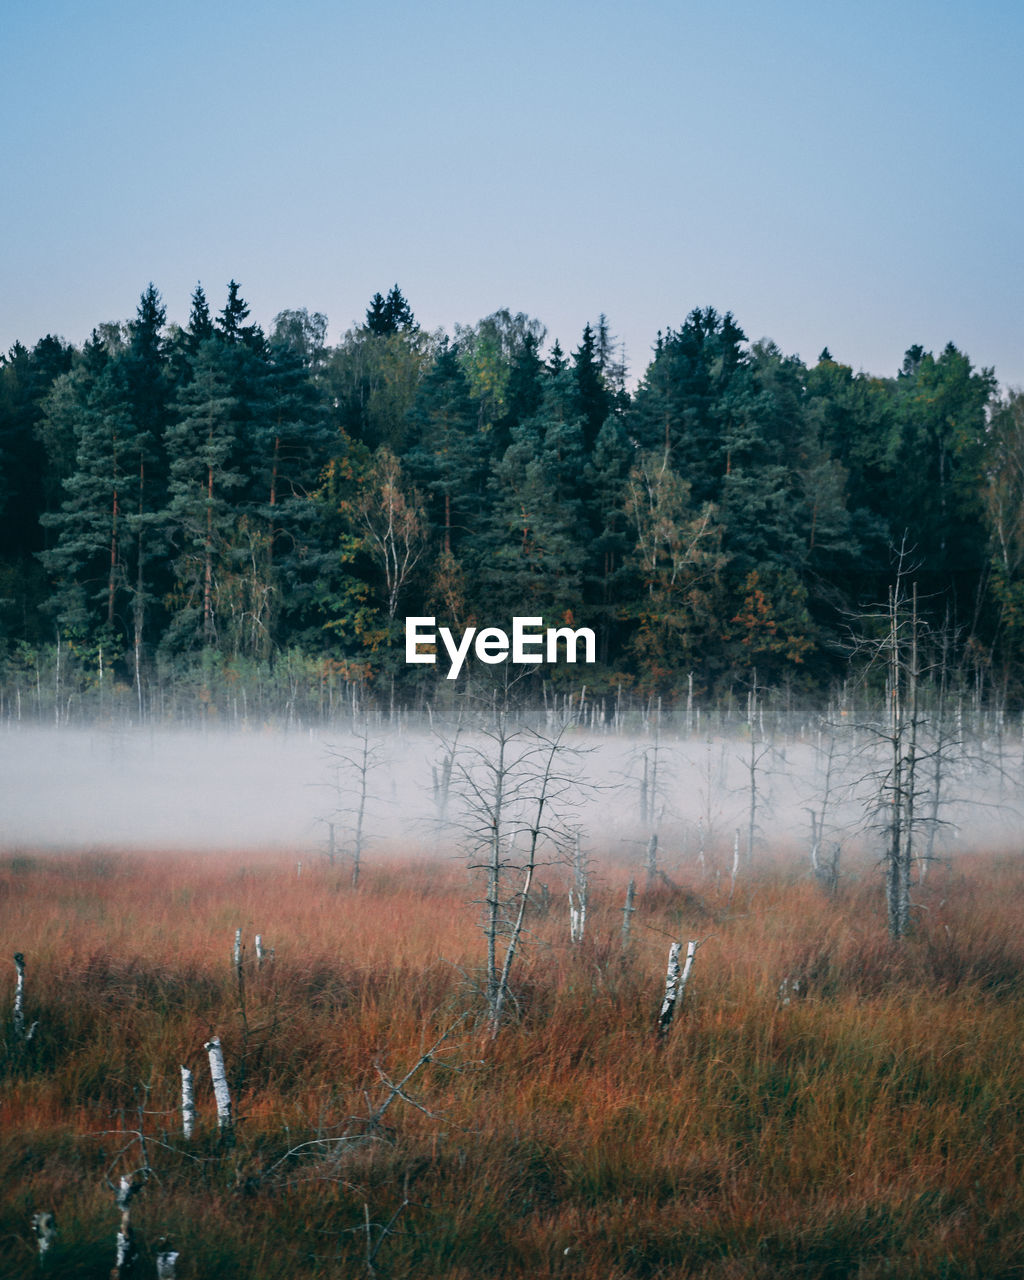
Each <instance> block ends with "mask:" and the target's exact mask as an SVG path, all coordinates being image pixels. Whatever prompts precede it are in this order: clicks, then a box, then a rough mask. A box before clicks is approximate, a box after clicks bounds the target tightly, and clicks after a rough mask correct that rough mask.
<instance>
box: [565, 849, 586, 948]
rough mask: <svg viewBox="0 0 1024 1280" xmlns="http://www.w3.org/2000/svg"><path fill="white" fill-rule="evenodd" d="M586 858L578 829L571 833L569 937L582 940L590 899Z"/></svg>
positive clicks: (573, 939)
mask: <svg viewBox="0 0 1024 1280" xmlns="http://www.w3.org/2000/svg"><path fill="white" fill-rule="evenodd" d="M587 863H588V859H587V858H586V857H585V855H584V853H583V847H582V844H581V841H580V833H579V829H578V828H577V830H576V831H575V832H574V833H573V842H572V885H571V886H570V888H569V939H570V941H571V942H573V943H574V944H575V943H580V942H582V941H583V934H584V932H585V931H586V927H587V907H588V905H589V900H590V876H589V868H588V865H587Z"/></svg>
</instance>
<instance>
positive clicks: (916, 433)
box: [0, 281, 1024, 724]
mask: <svg viewBox="0 0 1024 1280" xmlns="http://www.w3.org/2000/svg"><path fill="white" fill-rule="evenodd" d="M166 316H167V313H166V307H165V305H164V301H163V299H162V298H161V295H160V293H159V291H158V290H157V289H156V287H155V286H154V285H152V284H150V285H149V286H148V287H147V288H146V289H145V291H144V292H143V293H142V295H141V298H140V301H139V304H138V309H137V313H136V315H135V317H134V318H132V319H130V320H127V321H125V322H119V323H109V324H100V325H98V326H97V327H96V328H95V329H94V331H93V333H92V335H91V337H90V338H89V340H88V341H87V342H86V343H85V344H84V345H83V346H82V347H81V348H76V347H74V346H72V345H70V344H68V343H66V342H65V341H63V340H62V339H60V338H58V337H54V336H47V337H45V338H43V339H42V340H40V341H39V342H37V343H36V344H35V345H34V346H33V347H32V348H31V349H29V348H28V347H26V346H24V345H22V344H21V343H16V344H15V345H14V346H13V347H12V348H11V350H10V351H9V353H8V354H7V355H6V356H4V357H0V468H2V470H0V475H2V480H0V715H2V717H4V718H7V719H21V718H23V717H24V718H29V717H35V718H39V719H43V720H48V721H50V722H53V721H54V720H55V721H56V723H58V724H59V723H62V722H66V721H70V720H74V719H75V718H76V717H80V716H84V715H85V714H87V713H90V712H91V713H95V712H97V711H102V712H104V713H109V714H113V713H114V712H115V711H116V712H117V714H118V715H119V716H120V717H121V718H122V719H125V720H129V721H134V722H144V721H146V720H147V719H153V720H165V721H166V720H185V721H189V722H192V721H194V720H196V719H197V718H200V717H203V716H211V715H213V716H221V717H222V718H223V717H224V716H225V715H227V714H228V713H229V712H230V714H231V715H233V716H234V717H235V718H236V719H245V718H248V717H254V718H259V719H262V720H267V719H272V718H274V717H276V716H278V715H280V714H281V713H282V711H283V709H284V708H285V707H287V708H288V709H289V713H291V712H292V711H294V710H296V708H300V707H301V709H302V714H303V715H306V716H308V717H309V718H311V719H315V718H320V719H324V718H326V717H328V716H329V715H330V713H331V712H332V711H334V710H335V709H336V708H337V706H338V705H339V703H340V702H343V701H344V700H345V699H347V700H348V701H349V703H351V702H352V699H353V698H356V697H358V698H359V699H367V698H369V699H371V700H378V701H380V702H384V703H386V704H387V705H388V706H390V708H391V709H392V712H393V710H394V708H395V706H396V705H397V706H405V707H417V706H418V707H420V708H422V707H423V706H424V704H425V702H426V701H427V700H429V699H431V698H433V697H434V696H435V694H436V693H437V689H438V682H439V681H440V682H441V683H442V684H443V683H444V680H443V669H442V668H435V667H432V666H418V665H417V666H413V665H409V664H407V663H406V662H405V660H404V659H405V651H404V637H403V623H404V619H405V617H407V616H414V615H417V616H418V615H425V616H436V617H437V620H438V623H439V624H444V625H448V626H449V627H451V628H452V629H453V630H455V629H459V630H462V629H464V628H466V627H468V626H472V625H478V626H480V625H490V624H497V625H504V626H506V627H507V625H508V622H509V620H510V619H511V618H512V617H513V616H515V615H527V616H533V617H538V618H541V619H543V620H544V624H545V625H552V626H560V625H566V624H571V625H573V626H576V627H589V628H591V629H592V630H593V631H594V633H595V636H596V638H597V645H596V648H597V661H596V663H594V664H592V665H588V666H587V667H585V668H580V667H566V666H564V665H562V666H557V665H556V666H547V665H545V666H544V667H543V668H541V669H538V671H537V673H536V677H537V678H536V679H535V681H534V690H533V693H532V694H531V696H532V697H533V698H534V700H535V702H536V703H537V704H539V703H540V702H541V700H542V698H547V697H548V696H549V694H550V695H552V696H558V693H559V690H560V689H561V690H562V691H564V690H565V689H566V688H568V687H570V686H572V687H576V688H578V687H579V685H580V683H581V682H584V681H585V683H586V685H587V690H588V696H589V697H591V698H592V699H597V700H598V705H599V706H600V707H602V714H603V715H606V714H608V712H607V708H608V707H609V706H610V705H611V702H612V701H613V700H618V701H619V702H621V700H622V699H624V698H625V699H629V700H632V701H633V702H635V703H636V704H637V705H643V704H646V705H650V704H651V702H652V700H658V701H659V704H662V705H664V707H665V708H666V710H667V709H670V708H672V707H673V706H681V705H682V701H683V700H684V699H689V700H690V703H691V705H692V700H693V699H694V698H695V697H696V698H698V699H704V700H705V701H706V702H707V703H708V704H709V705H710V703H712V702H715V703H719V702H721V701H722V699H726V700H728V699H730V698H731V697H732V696H733V692H734V691H735V692H736V695H737V696H739V697H743V696H745V691H746V690H748V689H749V688H750V687H751V686H752V685H754V686H756V685H758V684H759V685H761V686H762V687H768V688H772V689H775V690H783V691H785V697H786V698H787V699H797V700H799V699H806V700H807V701H808V702H810V703H820V701H821V698H822V697H823V696H824V695H827V693H828V691H829V690H832V689H834V688H836V687H837V686H838V685H839V684H841V682H843V681H844V680H846V679H848V678H849V676H850V675H851V673H854V674H856V673H857V672H859V671H860V670H861V669H862V666H859V665H858V664H859V663H861V655H862V653H863V647H862V644H861V641H862V640H863V638H864V637H865V636H868V637H870V636H872V635H877V633H878V628H879V625H882V626H883V627H884V621H883V623H882V624H879V622H878V619H879V617H881V616H882V615H884V613H885V609H886V607H887V606H886V602H887V601H888V600H889V598H890V592H891V591H892V590H893V589H894V585H895V583H896V578H897V576H900V577H901V579H902V581H903V583H904V584H905V585H907V586H908V587H909V585H910V584H912V586H913V590H914V596H915V600H916V608H917V610H918V611H919V615H920V618H921V620H922V622H923V624H925V625H926V626H927V628H928V634H929V635H930V636H932V637H933V639H934V638H935V637H940V636H941V637H943V639H942V640H941V645H940V642H939V641H938V640H937V639H936V640H934V644H935V645H936V646H939V647H941V650H942V655H943V657H942V665H943V669H944V670H946V671H950V672H956V673H957V677H958V678H959V679H960V680H962V681H963V683H964V685H965V686H969V687H970V688H971V689H972V690H973V691H974V696H975V698H982V699H984V700H985V701H987V702H988V701H991V702H992V703H994V704H995V705H998V706H999V707H1005V706H1006V705H1007V700H1008V699H1012V698H1014V697H1015V696H1018V695H1019V694H1020V692H1021V678H1020V659H1021V655H1022V646H1024V397H1022V395H1021V393H1020V392H1019V391H1008V392H1001V391H1000V389H999V386H998V383H997V378H996V373H995V371H994V370H993V369H990V368H984V367H975V365H974V364H973V363H972V361H971V359H970V358H969V356H968V355H967V354H966V353H965V352H963V351H961V350H959V349H958V348H957V347H956V346H955V345H953V344H952V343H949V344H948V345H947V346H946V347H945V348H944V349H943V350H942V351H940V352H938V353H937V354H936V353H933V352H930V351H925V350H923V349H922V348H921V347H920V346H911V347H910V348H909V349H908V350H907V352H906V355H905V358H904V360H903V364H902V367H901V368H900V369H899V370H898V371H897V372H896V373H895V374H894V376H892V377H878V376H873V375H869V374H866V373H863V372H855V371H854V370H853V369H852V368H851V367H849V366H847V365H844V364H843V363H841V361H840V360H837V359H835V358H833V356H832V355H831V354H830V352H829V351H828V350H827V349H826V350H824V351H822V353H821V355H820V356H819V358H818V360H817V362H816V363H814V364H807V363H805V362H803V361H802V360H801V359H800V358H798V357H796V356H787V355H785V354H783V352H782V351H780V350H779V349H778V347H777V346H776V345H774V344H773V343H772V342H770V341H768V340H761V341H750V340H749V339H748V337H747V335H746V334H745V333H744V331H743V329H742V328H741V327H740V324H739V322H738V321H737V319H735V318H734V317H733V316H732V315H731V314H730V313H725V314H720V313H718V312H717V311H716V310H715V309H714V308H712V307H705V308H698V309H693V310H691V311H690V312H689V313H688V314H686V315H685V317H684V318H683V319H682V321H681V323H679V327H678V328H667V329H665V330H663V331H661V332H659V333H658V334H657V337H656V340H655V342H654V344H653V348H652V355H651V358H650V360H649V363H648V364H647V367H646V368H645V369H644V370H643V372H642V373H641V374H639V376H638V377H636V378H635V380H634V379H631V378H629V377H627V370H626V368H625V365H624V362H623V359H622V352H621V348H620V347H619V345H618V344H617V342H616V339H615V337H614V335H613V334H612V332H611V330H610V327H609V323H608V321H607V319H606V318H605V317H604V316H601V317H599V318H598V319H597V320H596V321H595V323H594V324H592V325H591V324H588V325H587V326H586V327H585V329H584V330H583V333H582V335H581V337H580V339H579V342H578V345H576V346H575V348H574V349H571V350H570V351H568V352H566V351H565V350H563V348H562V346H561V344H560V342H558V341H554V342H553V343H551V344H550V345H549V344H548V335H547V333H546V331H545V328H544V326H543V324H542V323H541V322H540V321H538V320H536V319H532V318H530V317H528V316H526V315H524V314H522V313H519V314H512V313H510V312H509V311H507V310H502V311H498V312H495V313H494V314H493V315H490V316H487V317H486V318H484V319H482V320H480V321H479V322H477V323H475V324H467V325H461V324H456V325H455V327H454V333H453V334H452V335H447V334H444V333H441V332H437V333H427V332H425V331H424V330H423V329H422V328H421V327H420V325H419V324H418V323H417V321H416V319H415V315H414V313H413V310H412V307H411V305H410V302H409V301H408V300H407V299H406V298H405V296H404V295H403V293H402V291H401V290H400V288H399V287H398V285H397V284H396V285H394V286H393V287H392V288H390V289H389V290H388V292H387V293H386V294H381V293H378V294H376V295H375V296H374V298H373V299H372V300H371V301H370V303H369V306H368V307H367V309H366V313H365V321H364V323H362V324H360V325H357V326H354V327H353V328H351V329H349V330H348V331H347V332H345V333H344V334H343V336H342V337H341V338H340V340H339V342H338V344H337V345H336V346H331V345H330V344H329V343H328V341H327V320H326V318H325V317H324V316H323V315H321V314H319V313H313V314H310V313H309V312H308V311H307V310H304V309H299V310H291V311H284V312H282V313H281V314H279V315H278V316H277V317H276V318H275V320H274V321H273V323H272V325H271V326H270V329H269V332H264V331H263V329H262V328H261V327H260V326H258V325H256V324H253V323H250V321H249V308H248V306H247V304H246V302H245V300H244V299H243V297H242V294H241V291H240V287H239V285H238V284H237V283H236V282H235V281H232V282H231V283H230V285H229V287H228V291H227V298H226V300H225V303H224V306H223V308H222V309H221V310H219V311H215V310H212V309H211V306H210V304H209V302H208V301H207V298H206V295H205V293H204V291H203V289H202V287H201V286H197V288H196V289H195V291H194V294H193V296H192V299H191V310H190V314H189V319H188V323H187V325H186V326H185V327H184V328H181V327H179V326H177V325H173V324H168V323H167V318H166ZM471 665H472V664H471ZM472 679H473V676H472V673H471V672H470V671H469V667H467V674H466V675H464V677H463V680H468V681H472ZM541 686H543V687H541ZM239 704H241V710H239Z"/></svg>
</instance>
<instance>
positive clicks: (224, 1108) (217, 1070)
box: [203, 1036, 234, 1144]
mask: <svg viewBox="0 0 1024 1280" xmlns="http://www.w3.org/2000/svg"><path fill="white" fill-rule="evenodd" d="M203 1048H204V1049H205V1050H206V1052H207V1054H208V1055H209V1059H210V1078H211V1079H212V1081H213V1096H214V1098H215V1099H216V1101H217V1128H218V1129H219V1130H220V1136H221V1140H222V1141H223V1142H224V1143H225V1144H230V1143H231V1142H232V1140H233V1138H234V1118H233V1116H232V1114H231V1090H230V1088H229V1087H228V1077H227V1072H226V1071H225V1070H224V1050H223V1049H222V1048H221V1045H220V1037H219V1036H214V1037H213V1038H212V1039H211V1040H208V1041H207V1042H206V1044H204V1045H203Z"/></svg>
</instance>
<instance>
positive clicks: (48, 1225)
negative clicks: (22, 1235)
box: [32, 1213, 57, 1267]
mask: <svg viewBox="0 0 1024 1280" xmlns="http://www.w3.org/2000/svg"><path fill="white" fill-rule="evenodd" d="M32 1230H33V1231H34V1232H35V1236H36V1245H37V1247H38V1249H39V1265H40V1266H41V1267H42V1266H45V1264H46V1255H47V1254H48V1253H49V1252H50V1250H51V1249H52V1248H53V1246H54V1245H55V1244H56V1243H57V1219H56V1218H55V1217H54V1216H53V1214H52V1213H34V1214H33V1215H32Z"/></svg>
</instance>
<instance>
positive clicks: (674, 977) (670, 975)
mask: <svg viewBox="0 0 1024 1280" xmlns="http://www.w3.org/2000/svg"><path fill="white" fill-rule="evenodd" d="M678 994H679V943H678V942H673V943H672V945H671V946H670V947H669V949H668V970H667V971H666V973H665V999H664V1000H663V1001H662V1002H661V1013H659V1014H658V1034H659V1035H661V1036H663V1035H664V1034H665V1032H666V1031H668V1029H669V1027H670V1026H671V1025H672V1015H673V1014H674V1013H675V1011H676V997H677V996H678Z"/></svg>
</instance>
